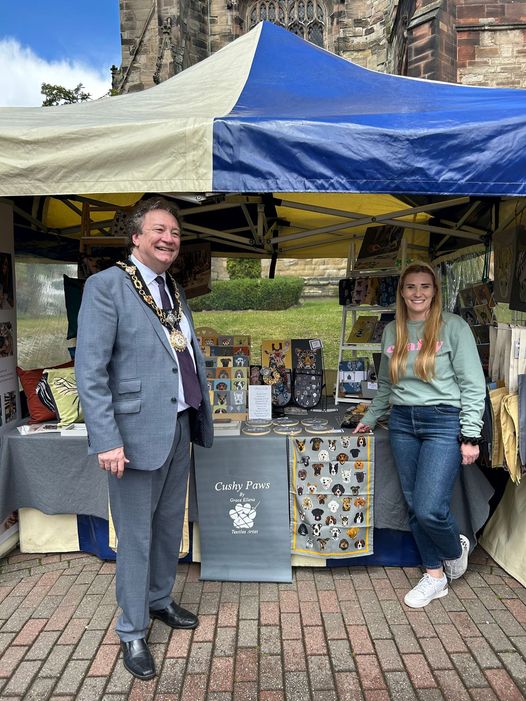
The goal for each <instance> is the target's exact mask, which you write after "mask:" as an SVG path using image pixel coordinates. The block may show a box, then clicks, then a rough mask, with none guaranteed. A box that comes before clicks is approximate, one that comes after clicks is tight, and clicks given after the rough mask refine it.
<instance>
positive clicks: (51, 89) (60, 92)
mask: <svg viewBox="0 0 526 701" xmlns="http://www.w3.org/2000/svg"><path fill="white" fill-rule="evenodd" d="M40 92H41V93H42V95H43V96H44V98H45V99H44V101H43V102H42V107H55V106H56V105H70V104H72V103H73V102H85V101H86V100H91V95H90V94H89V93H88V92H84V86H83V85H82V83H79V84H78V85H77V87H76V88H73V90H69V89H68V88H65V87H64V86H63V85H52V84H51V83H42V85H41V86H40Z"/></svg>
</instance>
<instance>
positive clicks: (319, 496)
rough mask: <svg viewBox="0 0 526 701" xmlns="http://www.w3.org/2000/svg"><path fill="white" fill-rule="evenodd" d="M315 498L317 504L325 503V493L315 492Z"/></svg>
mask: <svg viewBox="0 0 526 701" xmlns="http://www.w3.org/2000/svg"><path fill="white" fill-rule="evenodd" d="M316 499H317V500H318V504H325V502H326V501H327V495H326V494H317V495H316Z"/></svg>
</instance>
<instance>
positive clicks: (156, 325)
mask: <svg viewBox="0 0 526 701" xmlns="http://www.w3.org/2000/svg"><path fill="white" fill-rule="evenodd" d="M123 275H124V276H125V277H124V284H125V285H126V287H127V288H128V289H129V290H130V293H131V295H132V297H133V299H134V300H135V303H136V304H138V305H139V307H140V309H142V312H143V314H144V315H145V316H146V318H147V319H148V321H149V322H150V324H151V325H152V326H153V329H154V331H155V333H156V334H157V336H158V337H159V340H160V341H161V343H162V344H163V346H164V347H165V348H166V350H167V351H168V353H170V356H171V357H172V358H173V350H172V346H171V345H170V342H169V341H168V339H167V337H166V333H165V331H164V326H163V325H162V324H161V322H160V321H159V319H158V318H157V315H156V314H155V312H154V311H153V310H152V309H150V308H149V307H148V306H147V305H146V304H145V303H144V302H143V301H142V299H141V298H140V297H139V293H138V292H137V290H136V289H135V287H134V284H133V282H132V281H131V280H130V277H129V276H128V275H127V274H126V273H124V271H123Z"/></svg>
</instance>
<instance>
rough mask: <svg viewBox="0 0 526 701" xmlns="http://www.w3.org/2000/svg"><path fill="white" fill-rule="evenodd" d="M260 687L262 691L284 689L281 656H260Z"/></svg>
mask: <svg viewBox="0 0 526 701" xmlns="http://www.w3.org/2000/svg"><path fill="white" fill-rule="evenodd" d="M259 687H260V689H283V664H282V660H281V656H278V655H261V656H260V658H259Z"/></svg>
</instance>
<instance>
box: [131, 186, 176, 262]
mask: <svg viewBox="0 0 526 701" xmlns="http://www.w3.org/2000/svg"><path fill="white" fill-rule="evenodd" d="M156 209H162V210H164V211H166V212H169V213H170V214H171V215H172V216H174V217H175V218H176V219H177V223H178V224H179V226H181V215H180V214H179V209H178V208H177V206H176V205H175V204H172V202H169V201H168V200H165V199H164V198H162V197H150V198H149V199H147V200H141V201H140V202H138V203H137V204H136V205H135V207H134V208H133V209H132V210H131V212H130V213H129V214H128V216H127V218H126V228H125V231H126V237H127V239H128V248H129V249H130V250H132V249H133V247H134V244H133V235H134V234H140V233H142V226H143V224H144V217H145V216H146V215H147V214H148V212H153V211H155V210H156Z"/></svg>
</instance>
